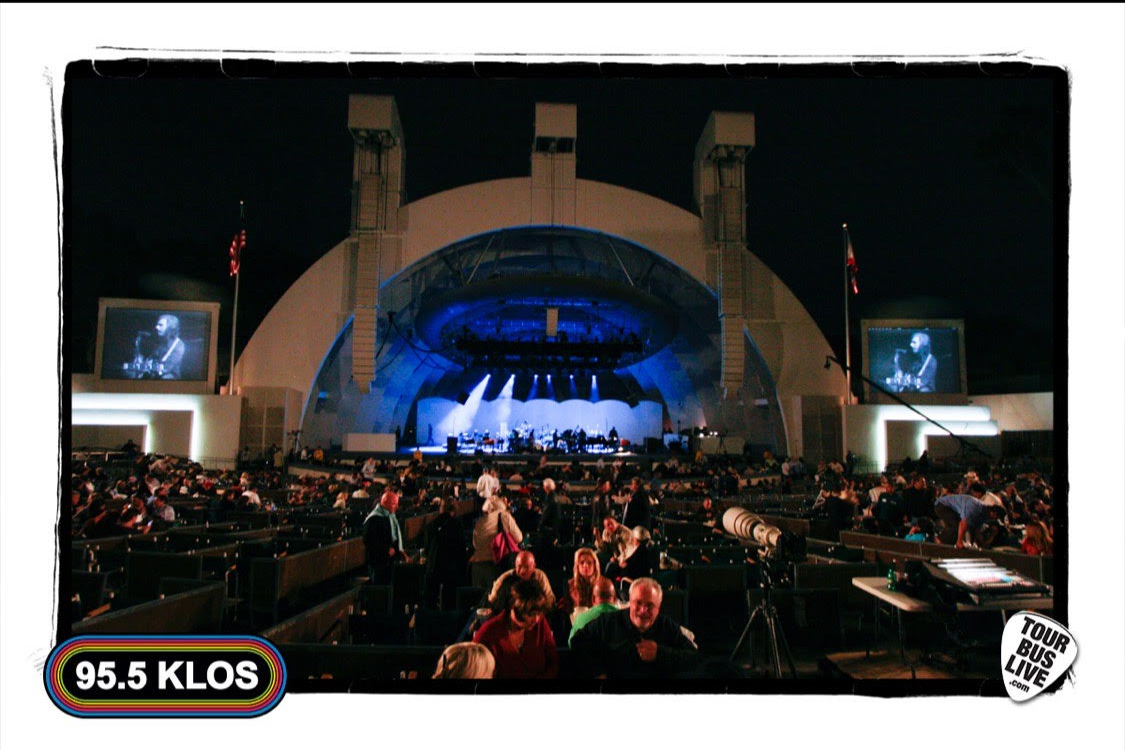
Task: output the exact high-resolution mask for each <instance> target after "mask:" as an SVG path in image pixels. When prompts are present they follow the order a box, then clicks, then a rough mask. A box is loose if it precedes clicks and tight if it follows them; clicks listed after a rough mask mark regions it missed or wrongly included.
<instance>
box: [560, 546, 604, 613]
mask: <svg viewBox="0 0 1125 750" xmlns="http://www.w3.org/2000/svg"><path fill="white" fill-rule="evenodd" d="M600 576H601V565H600V564H598V556H597V555H595V554H594V550H592V549H590V548H589V547H581V548H579V549H578V550H576V551H575V552H574V572H573V575H572V576H571V578H570V581H568V582H567V587H566V589H567V590H566V593H565V594H563V595H561V596H559V610H560V611H561V612H562V614H563V615H565V616H566V617H570V614H571V613H572V612H574V611H575V610H576V609H588V608H590V607H592V606H594V582H595V581H597V580H598V578H599V577H600Z"/></svg>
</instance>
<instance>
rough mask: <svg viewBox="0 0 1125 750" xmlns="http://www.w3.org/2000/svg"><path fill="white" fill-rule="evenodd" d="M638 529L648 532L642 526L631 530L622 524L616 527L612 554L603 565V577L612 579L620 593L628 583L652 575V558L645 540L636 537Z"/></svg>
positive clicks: (623, 591)
mask: <svg viewBox="0 0 1125 750" xmlns="http://www.w3.org/2000/svg"><path fill="white" fill-rule="evenodd" d="M638 531H639V532H641V534H642V535H647V534H648V531H647V530H646V529H644V528H642V527H637V528H636V529H633V530H632V531H630V530H629V529H626V528H625V527H624V526H619V527H618V529H617V539H616V542H615V548H614V555H613V557H612V558H611V559H610V560H609V562H608V563H606V566H605V577H606V578H610V579H612V580H613V582H614V584H616V585H617V587H618V589H619V590H620V591H621V594H622V595H624V593H625V590H626V589H627V588H628V584H629V583H631V582H632V581H634V580H636V579H638V578H643V577H644V576H648V575H652V569H653V568H652V564H651V562H652V560H651V557H650V555H649V554H648V548H647V546H646V544H645V542H643V541H642V540H641V539H640V538H638V537H637V532H638Z"/></svg>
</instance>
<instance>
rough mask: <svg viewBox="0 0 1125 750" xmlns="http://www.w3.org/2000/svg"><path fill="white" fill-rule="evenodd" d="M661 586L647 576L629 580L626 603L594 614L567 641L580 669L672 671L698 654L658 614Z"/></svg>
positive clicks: (641, 674) (636, 674) (644, 674)
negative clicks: (597, 614)
mask: <svg viewBox="0 0 1125 750" xmlns="http://www.w3.org/2000/svg"><path fill="white" fill-rule="evenodd" d="M663 599H664V591H663V589H662V588H661V587H660V584H659V583H657V582H656V581H655V580H653V579H651V578H641V579H639V580H637V581H634V582H633V587H632V588H631V589H630V591H629V607H628V608H627V609H622V610H619V611H617V612H606V613H604V614H601V615H599V616H598V617H597V618H596V619H594V620H593V621H592V622H590V623H589V624H587V625H586V626H585V627H583V628H582V629H581V630H579V631H578V632H577V633H575V635H574V640H573V641H572V643H571V646H572V648H573V649H574V655H575V659H576V664H577V666H578V669H579V671H580V673H581V674H584V675H589V676H596V677H608V678H610V679H622V678H624V679H629V678H638V679H644V678H666V677H676V676H679V675H682V674H684V673H685V672H690V671H692V670H694V669H695V668H696V666H697V664H698V660H699V654H698V652H697V651H696V649H695V646H694V645H692V643H691V641H689V640H688V638H687V636H685V635H684V633H683V631H682V630H681V629H680V626H679V625H677V624H676V623H674V622H672V621H671V620H669V619H668V618H667V617H664V616H663V615H661V614H660V605H661V602H662V601H663Z"/></svg>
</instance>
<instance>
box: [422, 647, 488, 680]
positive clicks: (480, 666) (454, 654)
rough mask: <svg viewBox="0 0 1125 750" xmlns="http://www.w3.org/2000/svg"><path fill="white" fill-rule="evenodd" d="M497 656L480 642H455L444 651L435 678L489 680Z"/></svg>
mask: <svg viewBox="0 0 1125 750" xmlns="http://www.w3.org/2000/svg"><path fill="white" fill-rule="evenodd" d="M495 670H496V658H495V657H493V656H492V652H491V651H489V650H488V647H487V646H483V645H481V644H479V643H454V644H453V645H452V646H450V647H449V648H447V649H445V651H443V652H442V654H441V658H440V659H438V665H437V669H436V670H435V671H434V679H435V680H489V679H492V673H493V672H494V671H495Z"/></svg>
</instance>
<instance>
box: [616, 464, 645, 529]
mask: <svg viewBox="0 0 1125 750" xmlns="http://www.w3.org/2000/svg"><path fill="white" fill-rule="evenodd" d="M629 489H630V490H631V491H632V493H633V494H632V495H631V496H630V498H629V502H627V503H625V511H624V513H623V514H622V517H621V525H622V526H625V527H626V528H630V529H635V528H637V527H638V526H643V527H644V528H646V529H650V528H652V511H651V510H650V508H649V503H648V493H647V492H645V486H644V482H643V481H641V478H640V477H633V481H632V483H630V485H629Z"/></svg>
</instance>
